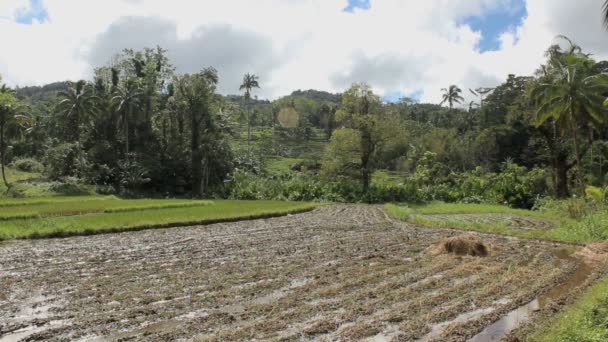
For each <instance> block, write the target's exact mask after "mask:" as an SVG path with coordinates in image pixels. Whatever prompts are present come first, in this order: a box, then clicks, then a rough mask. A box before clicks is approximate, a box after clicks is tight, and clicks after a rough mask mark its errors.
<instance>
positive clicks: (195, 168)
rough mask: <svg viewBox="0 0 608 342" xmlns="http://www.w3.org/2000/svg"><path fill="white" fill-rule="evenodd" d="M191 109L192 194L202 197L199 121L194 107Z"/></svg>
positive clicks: (201, 157) (201, 155)
mask: <svg viewBox="0 0 608 342" xmlns="http://www.w3.org/2000/svg"><path fill="white" fill-rule="evenodd" d="M191 110H192V113H191V115H192V119H191V127H190V129H191V130H192V141H191V152H192V156H191V157H192V195H193V196H194V197H203V196H204V193H203V154H202V151H201V141H200V140H201V135H200V121H199V120H198V118H197V117H196V112H195V111H196V109H191Z"/></svg>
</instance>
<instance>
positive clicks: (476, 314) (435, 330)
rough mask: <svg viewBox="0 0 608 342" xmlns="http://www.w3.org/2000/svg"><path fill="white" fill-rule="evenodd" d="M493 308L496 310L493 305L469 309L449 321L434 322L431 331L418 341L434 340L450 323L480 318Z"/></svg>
mask: <svg viewBox="0 0 608 342" xmlns="http://www.w3.org/2000/svg"><path fill="white" fill-rule="evenodd" d="M494 310H496V309H495V308H493V307H489V308H484V309H477V310H474V311H471V312H465V313H463V314H460V315H458V316H457V317H456V318H454V319H453V320H451V321H447V322H443V323H439V324H435V325H433V327H432V330H431V332H430V333H428V334H426V335H425V336H424V337H422V338H421V339H419V340H418V342H428V341H434V340H436V339H437V338H439V337H440V336H441V334H442V333H443V332H444V331H445V329H446V328H447V327H448V326H449V325H450V324H455V323H466V322H469V321H474V320H476V319H478V318H480V317H481V316H483V315H486V314H489V313H491V312H493V311H494Z"/></svg>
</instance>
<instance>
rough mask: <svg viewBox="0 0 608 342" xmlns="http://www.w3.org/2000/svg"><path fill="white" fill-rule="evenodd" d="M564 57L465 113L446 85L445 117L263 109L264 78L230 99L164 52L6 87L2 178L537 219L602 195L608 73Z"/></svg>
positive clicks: (396, 108)
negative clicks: (410, 205) (76, 75)
mask: <svg viewBox="0 0 608 342" xmlns="http://www.w3.org/2000/svg"><path fill="white" fill-rule="evenodd" d="M563 42H564V44H562V45H563V46H565V48H563V47H560V46H559V45H555V46H551V47H550V48H549V49H548V52H547V62H546V63H545V64H544V65H542V66H540V67H539V69H538V71H537V72H536V73H535V74H534V75H532V76H516V75H509V76H508V78H507V79H506V80H505V82H504V83H502V84H500V85H498V86H497V87H495V88H477V89H475V90H473V89H470V93H471V94H472V95H473V96H475V98H476V101H473V102H471V103H469V104H465V103H464V92H463V90H462V89H460V88H459V87H458V86H457V85H450V86H448V87H446V88H445V89H443V90H442V91H443V95H442V103H441V104H438V105H437V104H428V103H417V102H416V101H413V100H411V99H409V98H403V99H401V100H400V101H398V102H396V103H386V102H384V101H383V100H382V99H381V98H380V97H379V96H378V95H376V94H374V93H373V89H371V87H369V86H368V85H366V84H354V85H353V86H352V87H351V88H349V89H347V90H346V91H345V92H344V93H343V94H330V93H326V92H322V91H316V90H306V91H302V90H297V91H294V92H293V93H292V94H291V95H289V96H285V97H282V98H279V99H276V100H274V101H268V100H260V99H258V98H257V96H255V95H254V92H255V91H256V89H257V88H260V87H263V86H264V84H263V80H260V79H259V78H258V77H257V76H256V75H254V74H246V75H245V76H244V78H243V82H242V85H241V87H240V90H242V91H243V95H229V96H222V95H219V94H217V93H216V84H217V83H218V81H219V80H220V77H221V75H218V74H217V72H216V71H215V69H213V68H212V67H208V68H202V69H201V71H200V72H199V73H195V74H191V75H179V74H177V73H176V72H175V70H174V68H173V67H172V65H171V63H170V61H169V60H168V58H167V57H166V51H164V50H162V49H161V48H156V49H144V50H143V51H134V50H125V51H124V52H123V53H122V54H120V55H119V56H116V58H114V59H113V62H112V64H111V65H108V66H101V67H99V68H97V69H95V78H94V80H93V81H92V82H88V81H78V82H75V83H72V82H58V83H53V84H50V85H47V86H42V87H26V88H20V89H16V90H15V91H13V90H11V89H8V88H7V87H6V86H4V87H3V88H2V92H0V109H1V111H0V113H1V116H0V119H1V120H0V128H2V129H0V133H2V134H1V136H0V150H2V152H3V153H2V158H1V159H2V161H3V163H2V165H3V166H4V165H10V167H11V168H14V169H17V170H20V171H25V172H42V173H43V176H44V177H46V178H48V180H49V181H55V182H65V181H69V182H71V183H73V182H74V180H76V182H83V183H88V184H93V185H96V187H97V189H98V190H99V191H101V192H103V193H121V194H125V195H141V194H147V195H150V194H157V195H163V196H182V195H191V196H195V197H211V196H216V197H231V198H251V199H253V198H257V199H262V198H263V199H291V200H321V201H349V202H351V201H353V202H358V201H370V202H381V201H402V202H403V201H408V202H424V201H431V200H443V201H460V202H475V203H477V202H493V203H504V204H508V205H511V206H514V207H523V208H531V207H533V206H534V204H535V202H536V201H537V200H538V199H539V198H543V197H546V196H553V197H557V198H564V197H568V196H570V195H572V194H579V195H583V194H584V187H585V186H588V185H592V186H597V187H600V188H602V189H603V188H604V186H605V182H606V179H605V178H606V167H605V166H604V164H605V160H606V156H607V153H608V144H607V141H606V140H605V138H607V137H606V136H605V133H604V131H605V122H606V121H605V118H606V114H607V111H606V107H605V106H604V104H603V102H604V99H605V98H606V95H608V78H607V76H606V74H605V72H606V71H608V70H607V69H608V62H605V61H601V62H597V61H595V60H594V59H593V58H591V57H590V56H589V55H587V54H585V53H584V52H583V51H582V49H581V48H580V47H578V46H577V45H575V44H574V43H573V42H571V41H569V40H567V39H565V37H564V39H563ZM238 90H239V89H235V92H236V91H238ZM6 183H7V187H8V188H9V189H10V187H9V186H8V185H10V184H9V183H10V181H9V180H7V181H6ZM17 188H18V187H17ZM17 188H14V189H13V194H14V195H18V193H17V192H18V189H17Z"/></svg>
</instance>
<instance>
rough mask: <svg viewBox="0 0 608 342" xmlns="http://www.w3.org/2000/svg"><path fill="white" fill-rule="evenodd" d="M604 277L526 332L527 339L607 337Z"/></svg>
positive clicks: (591, 341) (599, 341)
mask: <svg viewBox="0 0 608 342" xmlns="http://www.w3.org/2000/svg"><path fill="white" fill-rule="evenodd" d="M606 322H608V279H604V280H602V281H600V282H599V283H597V284H595V285H593V286H592V287H591V288H590V289H589V290H587V291H586V292H585V293H584V294H583V295H582V296H581V297H580V298H579V299H577V301H576V302H575V303H574V304H572V305H570V306H568V307H566V308H565V309H564V310H562V311H561V312H559V313H558V314H557V315H556V316H555V317H554V318H553V319H551V320H550V321H549V322H548V324H546V325H545V326H543V327H542V328H540V329H538V330H537V331H536V332H535V333H534V334H532V335H531V336H529V337H528V338H527V339H526V341H530V342H554V341H585V342H603V341H606V340H608V325H606Z"/></svg>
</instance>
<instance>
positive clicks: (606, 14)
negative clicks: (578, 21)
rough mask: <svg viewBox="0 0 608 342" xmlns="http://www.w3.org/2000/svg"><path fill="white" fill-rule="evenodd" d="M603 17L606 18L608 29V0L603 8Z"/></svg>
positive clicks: (605, 23)
mask: <svg viewBox="0 0 608 342" xmlns="http://www.w3.org/2000/svg"><path fill="white" fill-rule="evenodd" d="M602 16H603V17H604V25H605V26H606V28H608V0H606V2H604V6H602Z"/></svg>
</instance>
